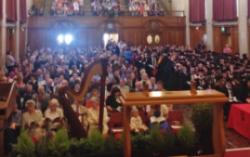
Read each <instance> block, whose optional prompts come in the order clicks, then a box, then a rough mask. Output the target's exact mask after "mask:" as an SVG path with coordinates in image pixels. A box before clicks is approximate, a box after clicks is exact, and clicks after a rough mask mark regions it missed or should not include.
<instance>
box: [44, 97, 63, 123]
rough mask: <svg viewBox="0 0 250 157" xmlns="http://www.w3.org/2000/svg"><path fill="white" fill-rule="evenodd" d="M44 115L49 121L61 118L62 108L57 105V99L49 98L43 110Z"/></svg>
mask: <svg viewBox="0 0 250 157" xmlns="http://www.w3.org/2000/svg"><path fill="white" fill-rule="evenodd" d="M44 117H45V118H46V119H49V120H51V121H54V120H55V119H60V120H61V119H63V117H64V115H63V110H62V109H61V108H60V107H59V102H58V100H57V99H55V98H53V99H51V100H50V102H49V106H48V108H47V109H46V110H45V113H44Z"/></svg>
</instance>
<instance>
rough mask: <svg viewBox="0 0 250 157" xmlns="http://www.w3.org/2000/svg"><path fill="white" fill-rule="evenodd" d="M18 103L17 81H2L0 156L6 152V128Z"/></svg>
mask: <svg viewBox="0 0 250 157" xmlns="http://www.w3.org/2000/svg"><path fill="white" fill-rule="evenodd" d="M15 103H16V83H15V82H13V83H7V82H0V156H2V155H3V154H4V141H3V140H4V128H5V125H6V121H7V119H8V118H9V117H10V115H11V113H12V109H13V105H14V104H15Z"/></svg>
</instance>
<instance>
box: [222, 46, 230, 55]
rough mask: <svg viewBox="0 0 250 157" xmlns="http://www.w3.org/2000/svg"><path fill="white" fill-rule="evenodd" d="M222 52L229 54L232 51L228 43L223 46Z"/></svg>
mask: <svg viewBox="0 0 250 157" xmlns="http://www.w3.org/2000/svg"><path fill="white" fill-rule="evenodd" d="M223 53H226V54H231V53H232V49H231V48H230V45H229V44H226V45H225V47H224V49H223Z"/></svg>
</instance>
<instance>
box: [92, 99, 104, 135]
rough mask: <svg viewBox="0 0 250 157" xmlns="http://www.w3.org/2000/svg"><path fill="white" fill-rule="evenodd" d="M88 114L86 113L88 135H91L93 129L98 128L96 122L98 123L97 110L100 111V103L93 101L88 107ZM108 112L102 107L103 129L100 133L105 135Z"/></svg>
mask: <svg viewBox="0 0 250 157" xmlns="http://www.w3.org/2000/svg"><path fill="white" fill-rule="evenodd" d="M87 110H88V115H87V121H88V135H91V134H92V133H93V132H94V131H96V130H98V129H99V128H98V124H99V112H100V105H99V103H93V105H92V106H91V107H89V108H87ZM108 121H109V118H108V113H107V110H106V108H104V113H103V131H102V134H104V135H106V134H107V133H108Z"/></svg>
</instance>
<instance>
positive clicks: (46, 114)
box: [0, 42, 250, 143]
mask: <svg viewBox="0 0 250 157" xmlns="http://www.w3.org/2000/svg"><path fill="white" fill-rule="evenodd" d="M103 57H108V59H109V61H108V65H107V71H108V76H107V79H106V93H105V95H106V101H105V103H106V107H105V112H104V129H103V133H104V134H107V133H108V131H109V128H108V121H109V113H111V112H120V111H121V110H122V106H121V102H120V100H119V97H120V95H121V93H124V92H135V91H155V90H188V89H190V82H191V81H194V82H195V85H196V88H197V89H217V90H219V91H221V92H223V93H225V94H226V95H227V96H228V97H229V100H228V101H229V102H249V98H250V60H249V58H248V57H247V56H246V55H244V56H242V57H240V56H239V55H238V54H225V53H216V52H210V51H207V50H206V49H205V47H204V46H199V47H198V48H196V49H195V50H192V49H189V48H186V47H184V46H175V45H164V46H153V47H151V46H150V47H147V46H131V45H128V44H126V43H125V42H119V43H117V44H116V43H108V45H107V46H106V48H105V49H101V48H94V49H93V48H92V49H81V48H64V49H62V48H61V49H60V48H58V49H50V48H41V49H39V50H33V51H28V52H27V53H26V56H25V58H24V59H23V60H22V61H21V62H20V63H18V62H16V60H15V59H14V57H13V56H11V54H10V53H8V54H7V58H6V69H4V70H2V71H1V75H0V76H2V77H1V80H2V81H3V80H4V81H9V82H11V81H13V80H16V82H17V88H18V95H17V98H16V102H17V105H16V107H15V110H14V111H15V112H14V113H13V114H12V116H11V118H10V121H9V126H8V129H7V130H8V131H7V135H6V138H7V139H8V140H9V137H11V138H10V139H13V137H16V136H17V135H18V134H17V132H18V130H19V129H17V128H26V129H28V130H30V132H31V136H32V137H33V139H34V140H35V141H36V140H37V138H39V137H37V135H38V134H34V133H33V132H34V131H37V130H39V129H40V130H41V128H43V130H46V131H49V132H52V133H53V131H55V130H57V129H58V128H62V127H65V126H66V125H65V123H66V121H65V118H64V114H63V111H62V108H61V105H60V103H59V102H58V100H57V95H58V89H59V88H61V87H65V86H69V87H71V88H72V89H73V90H75V91H79V90H80V85H81V80H82V78H83V77H84V76H85V69H86V68H87V67H88V65H89V64H91V63H93V62H94V61H95V60H97V59H98V58H103ZM99 81H100V76H95V77H94V78H93V80H92V83H91V84H90V85H89V92H88V94H87V95H86V98H85V100H86V101H84V103H83V104H81V103H79V102H74V103H73V104H72V108H73V109H74V111H75V113H76V114H77V115H78V116H79V120H80V121H81V122H82V123H83V126H84V127H85V128H86V129H87V130H88V133H91V132H92V131H93V130H95V129H97V128H98V117H99V102H100V101H99V94H100V93H99V92H98V91H99V86H98V85H96V84H98V82H99ZM141 110H142V109H141V108H136V107H133V109H132V114H131V115H132V117H131V129H132V131H133V132H139V131H146V130H147V129H148V127H150V126H152V125H153V124H155V123H159V124H161V128H163V129H168V127H169V126H168V123H167V121H166V119H167V118H168V113H169V112H170V111H171V110H173V107H172V105H160V106H157V107H153V108H150V107H147V108H146V109H145V113H146V117H147V118H146V119H148V123H147V122H145V118H142V117H141V115H140V113H141ZM143 110H144V109H143ZM13 134H14V135H13ZM39 135H40V134H39ZM12 142H13V141H12ZM7 143H11V142H7Z"/></svg>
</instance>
